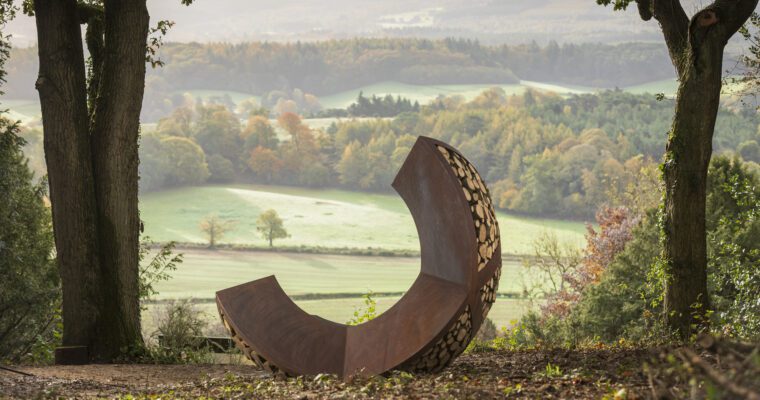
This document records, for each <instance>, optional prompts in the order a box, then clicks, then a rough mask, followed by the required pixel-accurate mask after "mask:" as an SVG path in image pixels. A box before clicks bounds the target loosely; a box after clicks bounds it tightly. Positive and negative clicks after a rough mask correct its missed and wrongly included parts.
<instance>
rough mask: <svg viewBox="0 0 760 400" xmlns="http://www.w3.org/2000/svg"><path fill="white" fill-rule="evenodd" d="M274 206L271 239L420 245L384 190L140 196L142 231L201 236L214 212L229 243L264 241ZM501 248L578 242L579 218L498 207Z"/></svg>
mask: <svg viewBox="0 0 760 400" xmlns="http://www.w3.org/2000/svg"><path fill="white" fill-rule="evenodd" d="M269 208H273V209H275V210H276V211H277V213H278V214H279V215H280V217H281V218H282V219H283V220H284V223H285V228H286V229H287V230H288V232H289V233H290V237H289V238H287V239H281V240H278V241H276V242H275V245H288V246H300V245H305V246H323V247H352V248H367V247H372V248H383V249H399V250H415V251H416V250H419V240H418V238H417V231H416V229H415V226H414V221H413V220H412V217H411V215H410V214H409V211H408V210H407V209H406V205H405V204H404V202H403V201H402V200H401V198H400V197H398V196H394V195H391V194H374V193H362V192H350V191H344V190H335V189H325V190H317V189H304V188H294V187H279V186H256V185H233V186H201V187H191V188H181V189H175V190H167V191H161V192H155V193H147V194H145V195H142V196H141V198H140V216H141V218H142V219H143V220H144V221H145V234H146V235H148V236H150V237H151V238H152V239H153V240H156V241H161V242H165V241H170V240H174V241H179V242H195V243H205V241H206V239H205V237H204V236H203V233H202V232H201V231H200V228H199V224H200V221H201V220H202V219H203V218H204V217H205V216H207V215H209V214H212V213H215V214H217V215H218V216H219V217H221V218H224V219H228V220H233V221H236V222H235V228H234V230H232V231H230V232H229V233H227V234H226V235H225V237H224V238H223V239H222V240H221V242H222V243H230V244H238V245H245V244H255V245H259V246H263V245H266V242H265V240H264V239H263V238H262V237H261V236H260V235H259V234H258V232H256V226H255V225H256V219H257V218H258V216H259V214H260V213H261V212H262V211H264V210H266V209H269ZM497 218H498V220H499V224H500V227H501V235H502V238H503V239H502V247H503V249H502V250H503V253H505V254H529V253H531V252H532V243H533V240H534V239H535V238H536V237H537V236H538V235H539V234H540V233H542V232H544V231H547V230H548V231H551V232H554V233H555V234H556V235H557V237H558V239H559V240H560V241H561V242H563V243H568V244H571V245H582V243H583V238H584V236H583V235H584V233H585V226H584V224H583V223H581V222H574V221H562V220H553V219H542V218H530V217H520V216H514V215H509V214H505V213H497Z"/></svg>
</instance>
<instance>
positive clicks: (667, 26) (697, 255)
mask: <svg viewBox="0 0 760 400" xmlns="http://www.w3.org/2000/svg"><path fill="white" fill-rule="evenodd" d="M656 4H657V3H655V7H656ZM756 5H757V0H739V1H733V2H730V1H721V0H719V1H716V2H715V3H713V4H712V5H710V6H708V7H707V8H705V9H703V10H702V11H700V12H698V13H697V14H696V15H694V17H693V18H692V19H691V21H689V23H688V25H686V21H685V15H681V14H682V13H683V11H682V10H680V11H679V10H677V11H678V12H676V13H674V14H673V15H671V16H670V17H669V18H670V19H669V20H668V22H667V23H662V20H661V23H662V25H663V31H664V32H665V37H666V42H667V43H668V47H669V49H670V54H671V58H672V59H673V64H674V65H675V66H676V68H677V70H678V75H679V81H680V86H679V88H678V98H677V100H676V110H675V116H674V119H673V126H672V129H671V131H670V134H669V136H668V144H667V148H666V154H665V163H664V179H665V221H664V226H663V229H664V234H665V254H664V256H665V261H666V265H667V270H666V282H665V302H664V311H665V317H666V320H667V322H668V325H669V326H670V327H671V329H673V330H674V331H675V332H676V333H677V334H678V335H679V336H680V337H681V338H682V339H686V338H688V337H689V336H690V335H691V334H692V333H694V329H693V328H695V327H696V328H697V329H699V327H700V326H702V325H704V324H706V323H707V322H708V321H707V317H706V315H707V311H708V310H709V309H710V299H709V296H708V292H707V237H706V229H705V203H706V198H707V170H708V167H709V165H710V158H711V156H712V139H713V133H714V131H715V120H716V118H717V115H718V108H719V106H720V92H721V86H722V72H723V71H722V69H723V51H724V48H725V45H726V42H727V41H728V39H729V38H730V37H731V36H732V35H733V34H734V33H735V32H736V30H737V29H738V28H739V26H741V24H742V23H744V21H746V19H747V18H748V17H749V14H750V13H751V12H752V10H753V9H754V8H755V6H756ZM661 7H665V6H662V5H661ZM679 8H680V6H679ZM654 10H655V12H657V11H659V12H660V14H659V16H660V17H663V16H664V15H666V14H665V11H663V10H658V9H657V8H655V9H654ZM671 12H673V11H671ZM655 16H658V15H657V14H655ZM681 29H682V30H681ZM679 32H680V33H679Z"/></svg>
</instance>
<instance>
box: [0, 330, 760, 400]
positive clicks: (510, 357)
mask: <svg viewBox="0 0 760 400" xmlns="http://www.w3.org/2000/svg"><path fill="white" fill-rule="evenodd" d="M759 350H760V347H758V346H757V345H751V346H747V345H744V344H724V343H721V342H710V343H709V344H708V345H707V346H702V347H695V346H690V347H682V348H676V347H660V348H648V349H642V348H628V347H612V348H609V347H607V348H589V349H575V350H567V349H555V350H511V351H507V350H486V351H481V352H470V353H467V354H464V355H462V356H461V357H459V358H458V359H457V360H456V361H455V362H454V363H453V364H452V365H451V366H450V367H449V368H447V369H446V370H444V371H443V372H441V373H438V374H422V375H411V374H408V373H403V372H392V373H390V374H388V375H387V376H384V377H374V378H356V379H354V380H351V381H348V382H344V381H341V380H339V379H337V378H335V377H334V376H330V375H318V376H312V377H298V378H280V377H272V376H270V375H268V374H265V373H264V372H262V371H260V370H257V369H256V368H255V367H254V366H252V365H221V364H214V365H134V364H131V365H127V364H121V365H85V366H46V367H23V366H16V367H13V368H14V369H16V370H18V371H20V372H23V373H26V374H29V375H22V374H19V373H18V372H9V371H0V399H5V398H22V399H30V398H36V399H53V398H55V399H60V398H117V399H185V398H204V399H217V398H218V399H344V398H349V399H365V398H367V399H446V398H452V399H490V398H519V399H523V398H526V399H536V398H541V399H609V400H624V399H625V400H631V399H649V398H657V399H674V398H684V399H685V398H720V399H724V398H727V399H734V398H736V399H743V398H746V399H754V400H760V395H758V393H760V356H759V355H758V351H759Z"/></svg>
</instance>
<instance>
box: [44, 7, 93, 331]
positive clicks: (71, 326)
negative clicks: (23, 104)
mask: <svg viewBox="0 0 760 400" xmlns="http://www.w3.org/2000/svg"><path fill="white" fill-rule="evenodd" d="M34 9H35V15H36V22H37V41H38V46H39V48H38V51H39V58H40V71H39V77H38V79H37V83H36V87H37V90H38V91H39V95H40V104H41V108H42V122H43V129H44V147H45V160H46V162H47V165H48V177H49V182H50V199H51V203H52V211H53V224H54V227H55V243H56V249H57V252H58V253H57V260H58V266H59V274H60V276H61V283H62V286H63V319H64V321H65V322H66V323H65V324H64V327H63V344H64V345H88V344H89V343H90V341H91V340H93V339H94V335H95V332H94V327H95V326H97V325H99V324H100V321H99V316H100V315H99V312H98V310H99V308H98V306H99V305H98V304H97V303H98V301H99V299H100V293H101V288H100V286H99V284H100V267H99V261H98V260H99V257H98V245H99V240H98V235H97V228H96V225H97V211H96V210H97V205H96V201H95V190H94V178H93V166H92V159H91V158H90V137H89V131H88V116H87V95H86V90H85V81H86V79H85V67H84V55H83V49H82V36H81V30H80V27H79V20H78V17H77V4H76V1H75V0H36V1H35V2H34Z"/></svg>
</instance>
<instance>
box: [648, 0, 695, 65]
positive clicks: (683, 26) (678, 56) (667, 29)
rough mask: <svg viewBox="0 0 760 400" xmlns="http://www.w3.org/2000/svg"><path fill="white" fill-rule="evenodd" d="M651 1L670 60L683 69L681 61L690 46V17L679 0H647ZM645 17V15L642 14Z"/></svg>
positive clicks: (653, 13) (651, 8)
mask: <svg viewBox="0 0 760 400" xmlns="http://www.w3.org/2000/svg"><path fill="white" fill-rule="evenodd" d="M645 2H646V3H650V2H651V7H650V10H651V13H652V15H653V16H654V18H655V19H656V20H657V22H659V23H660V28H661V29H662V34H663V35H664V36H665V44H667V46H668V53H670V60H671V61H672V62H673V66H675V67H676V70H678V71H679V72H680V71H681V61H683V57H684V54H685V52H686V49H687V47H688V43H689V42H688V38H689V17H688V16H686V12H685V11H684V10H683V7H682V6H681V2H680V1H678V0H645ZM642 18H643V16H642Z"/></svg>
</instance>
